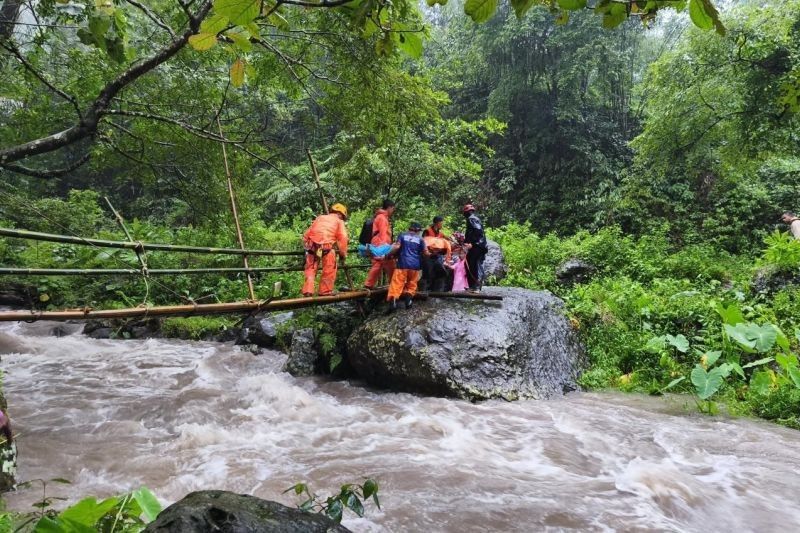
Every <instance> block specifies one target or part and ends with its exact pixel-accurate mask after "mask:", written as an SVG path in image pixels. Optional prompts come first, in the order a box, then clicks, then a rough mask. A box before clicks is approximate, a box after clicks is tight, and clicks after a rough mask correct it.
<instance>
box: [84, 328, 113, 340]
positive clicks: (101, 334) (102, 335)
mask: <svg viewBox="0 0 800 533" xmlns="http://www.w3.org/2000/svg"><path fill="white" fill-rule="evenodd" d="M83 331H84V334H86V336H87V337H91V338H93V339H110V338H111V337H112V335H113V334H114V329H113V328H96V329H92V330H91V331H89V333H86V330H85V329H84V330H83Z"/></svg>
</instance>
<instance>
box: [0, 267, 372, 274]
mask: <svg viewBox="0 0 800 533" xmlns="http://www.w3.org/2000/svg"><path fill="white" fill-rule="evenodd" d="M339 268H344V269H358V268H369V265H344V266H341V267H339ZM303 269H304V267H301V266H300V267H296V266H293V267H252V268H248V269H244V268H241V267H237V268H154V269H148V270H147V274H148V275H156V276H158V275H171V274H234V273H242V272H249V273H252V274H257V273H259V272H302V271H303ZM141 273H142V272H141V270H136V269H135V268H0V276H3V275H7V276H9V275H11V276H127V275H132V276H133V275H141Z"/></svg>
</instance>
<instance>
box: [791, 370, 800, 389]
mask: <svg viewBox="0 0 800 533" xmlns="http://www.w3.org/2000/svg"><path fill="white" fill-rule="evenodd" d="M788 372H789V377H790V378H791V379H792V383H794V386H795V387H797V388H798V389H800V368H798V367H797V366H790V367H789V371H788Z"/></svg>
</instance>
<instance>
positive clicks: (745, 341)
mask: <svg viewBox="0 0 800 533" xmlns="http://www.w3.org/2000/svg"><path fill="white" fill-rule="evenodd" d="M746 328H747V327H746V325H745V324H736V325H735V326H731V325H730V324H725V334H726V335H727V336H728V338H729V339H731V340H733V341H735V342H736V343H737V344H739V346H741V347H742V349H743V350H744V351H746V352H749V353H753V351H754V350H755V347H756V341H755V340H753V339H750V338H749V337H748V336H747V331H746Z"/></svg>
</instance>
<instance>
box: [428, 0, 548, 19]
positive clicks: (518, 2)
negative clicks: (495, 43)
mask: <svg viewBox="0 0 800 533" xmlns="http://www.w3.org/2000/svg"><path fill="white" fill-rule="evenodd" d="M428 1H430V0H428ZM535 3H536V0H511V7H513V8H514V14H515V15H517V18H522V17H524V16H525V13H527V12H528V10H529V9H530V8H531V7H533V4H535Z"/></svg>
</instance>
